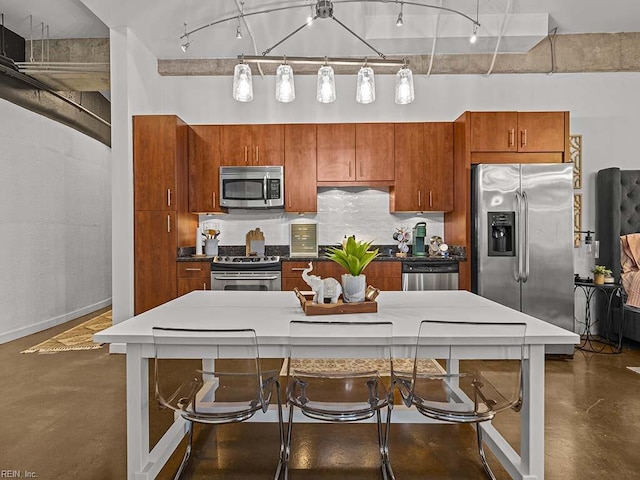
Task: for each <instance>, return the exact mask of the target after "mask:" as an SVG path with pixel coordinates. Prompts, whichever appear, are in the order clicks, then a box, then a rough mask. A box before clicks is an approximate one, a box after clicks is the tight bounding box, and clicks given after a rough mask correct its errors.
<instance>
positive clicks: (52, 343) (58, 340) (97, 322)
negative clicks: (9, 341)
mask: <svg viewBox="0 0 640 480" xmlns="http://www.w3.org/2000/svg"><path fill="white" fill-rule="evenodd" d="M111 315H112V313H111V310H109V311H108V312H105V313H103V314H102V315H98V316H97V317H93V318H91V319H89V320H87V321H86V322H83V323H81V324H80V325H76V326H75V327H73V328H70V329H69V330H66V331H64V332H62V333H59V334H58V335H56V336H55V337H52V338H50V339H49V340H45V341H44V342H42V343H39V344H38V345H35V346H34V347H31V348H28V349H26V350H23V351H22V352H20V353H56V352H66V351H70V350H93V349H95V348H100V347H102V344H101V343H94V341H93V338H92V337H93V334H94V333H98V332H100V331H102V330H104V329H105V328H108V327H110V326H111V325H112V324H113V321H112V318H111Z"/></svg>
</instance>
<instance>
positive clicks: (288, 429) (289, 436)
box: [284, 405, 293, 480]
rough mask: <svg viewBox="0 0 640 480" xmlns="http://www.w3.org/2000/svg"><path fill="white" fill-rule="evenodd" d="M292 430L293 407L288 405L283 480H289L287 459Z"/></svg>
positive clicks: (289, 454) (289, 453) (289, 456)
mask: <svg viewBox="0 0 640 480" xmlns="http://www.w3.org/2000/svg"><path fill="white" fill-rule="evenodd" d="M292 430H293V405H289V425H288V428H287V441H286V443H285V448H284V480H289V459H290V458H291V431H292Z"/></svg>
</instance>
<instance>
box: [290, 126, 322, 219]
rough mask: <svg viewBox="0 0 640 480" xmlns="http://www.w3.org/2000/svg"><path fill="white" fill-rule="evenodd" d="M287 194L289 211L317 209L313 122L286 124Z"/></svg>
mask: <svg viewBox="0 0 640 480" xmlns="http://www.w3.org/2000/svg"><path fill="white" fill-rule="evenodd" d="M284 196H285V206H284V209H285V211H286V212H315V211H317V209H318V207H317V197H318V195H317V186H316V126H315V125H314V124H310V125H304V124H299V125H286V126H285V127H284Z"/></svg>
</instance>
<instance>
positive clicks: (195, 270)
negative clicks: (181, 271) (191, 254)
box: [185, 268, 202, 272]
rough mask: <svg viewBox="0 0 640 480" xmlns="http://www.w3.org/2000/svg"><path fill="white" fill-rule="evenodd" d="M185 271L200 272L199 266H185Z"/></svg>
mask: <svg viewBox="0 0 640 480" xmlns="http://www.w3.org/2000/svg"><path fill="white" fill-rule="evenodd" d="M185 270H186V271H187V272H201V271H202V269H201V268H185Z"/></svg>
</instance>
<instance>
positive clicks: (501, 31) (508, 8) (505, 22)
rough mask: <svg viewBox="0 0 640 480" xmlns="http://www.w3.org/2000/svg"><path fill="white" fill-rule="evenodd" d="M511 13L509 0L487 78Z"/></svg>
mask: <svg viewBox="0 0 640 480" xmlns="http://www.w3.org/2000/svg"><path fill="white" fill-rule="evenodd" d="M510 13H511V0H509V1H508V2H507V8H505V10H504V18H503V19H502V27H501V28H500V35H498V41H497V42H496V49H495V50H494V52H493V59H491V66H490V67H489V71H488V72H487V76H489V75H491V72H493V67H494V65H495V64H496V58H497V57H498V50H499V49H500V41H501V40H502V37H504V33H505V32H506V31H507V23H509V17H510Z"/></svg>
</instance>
